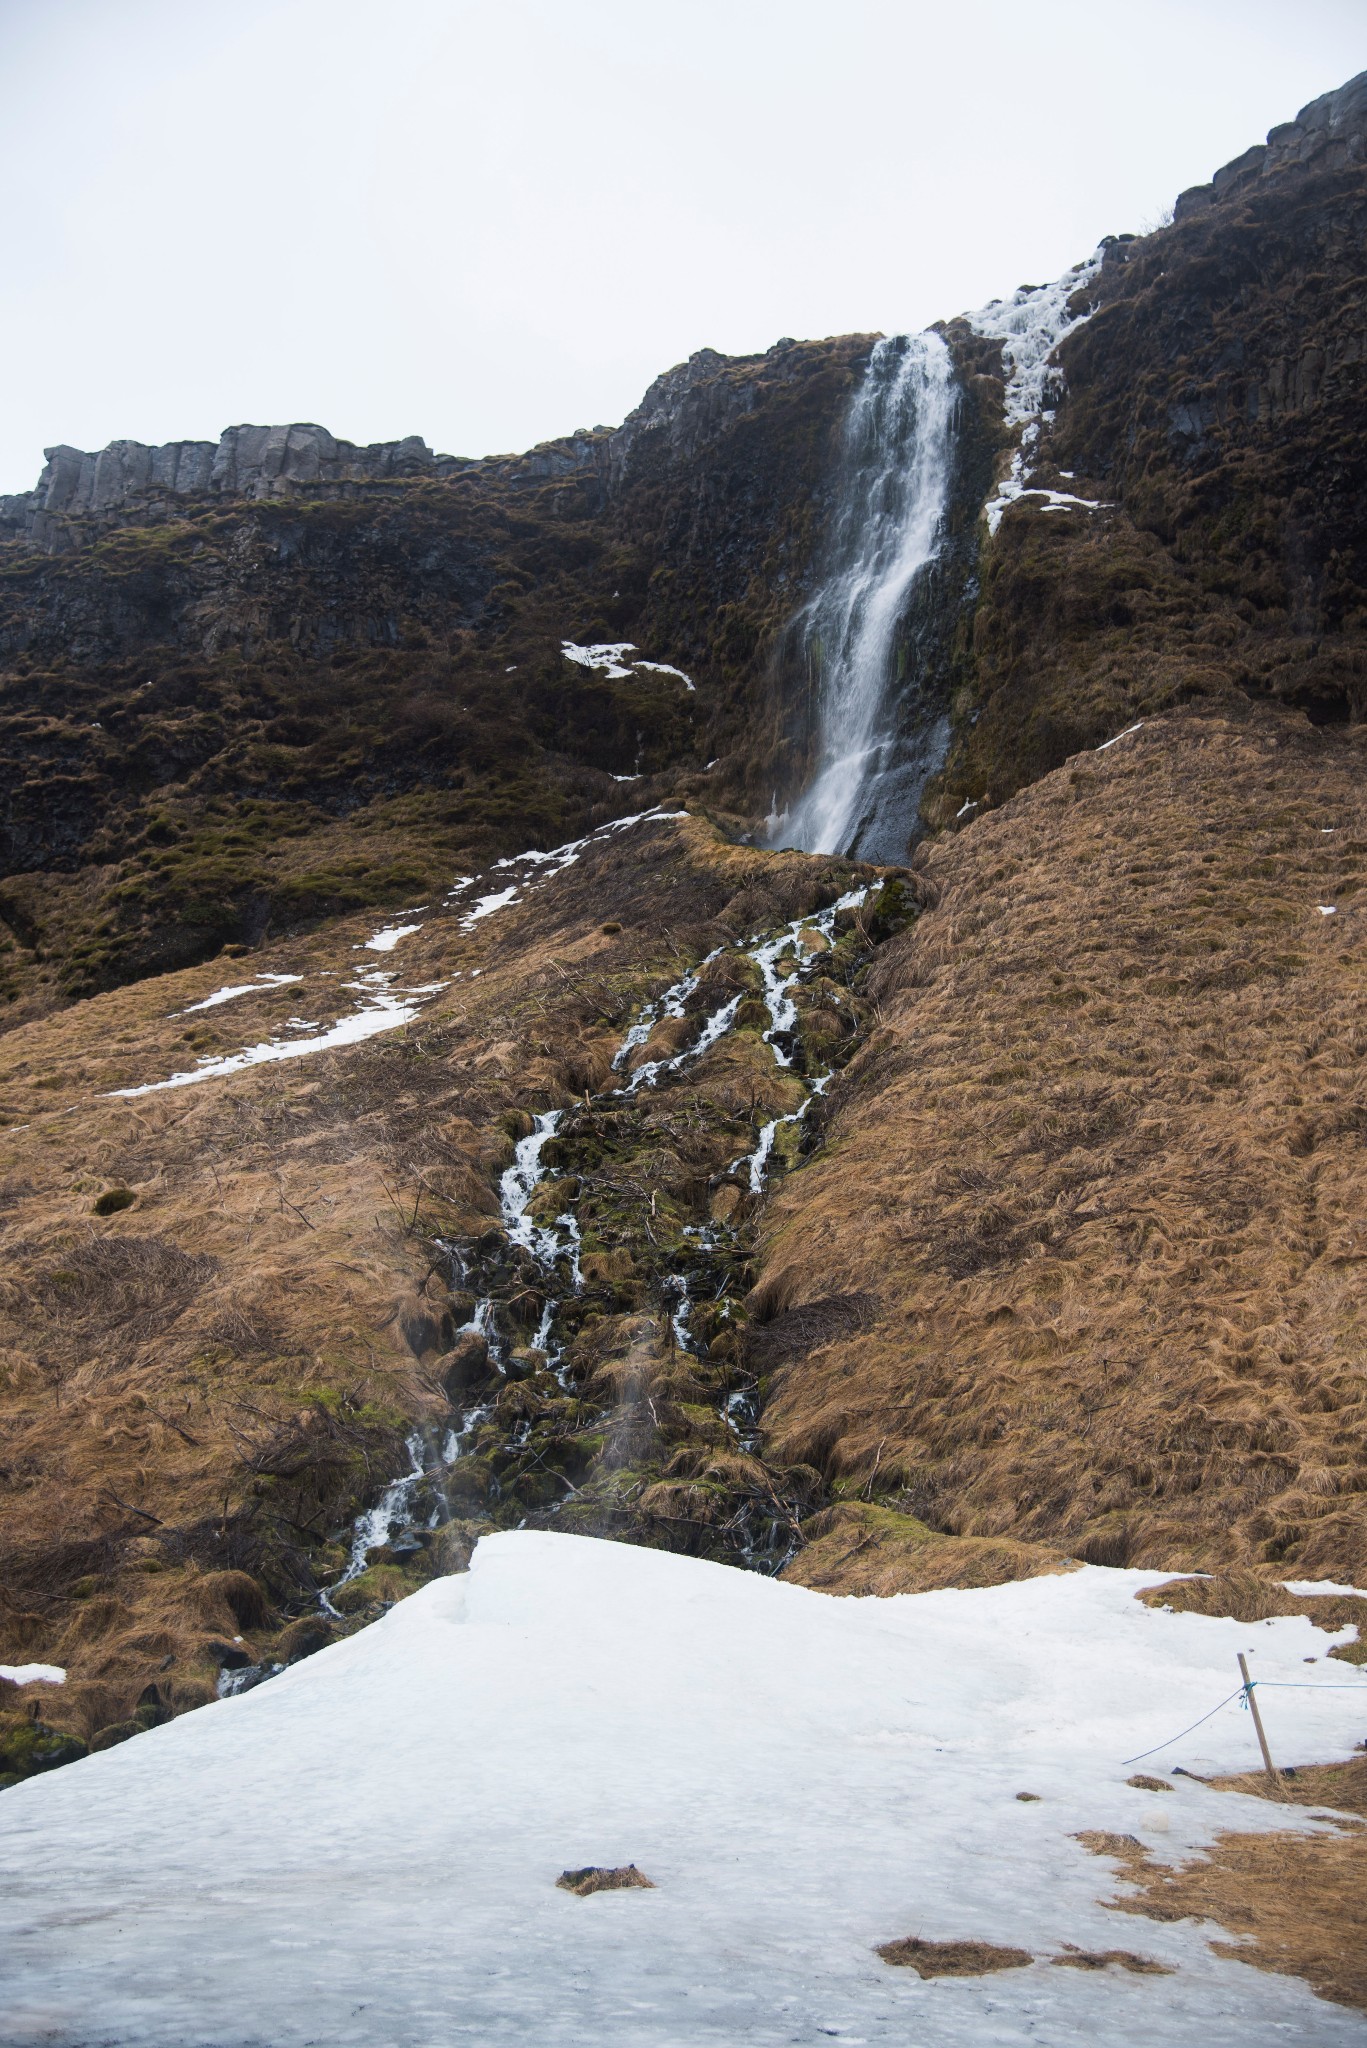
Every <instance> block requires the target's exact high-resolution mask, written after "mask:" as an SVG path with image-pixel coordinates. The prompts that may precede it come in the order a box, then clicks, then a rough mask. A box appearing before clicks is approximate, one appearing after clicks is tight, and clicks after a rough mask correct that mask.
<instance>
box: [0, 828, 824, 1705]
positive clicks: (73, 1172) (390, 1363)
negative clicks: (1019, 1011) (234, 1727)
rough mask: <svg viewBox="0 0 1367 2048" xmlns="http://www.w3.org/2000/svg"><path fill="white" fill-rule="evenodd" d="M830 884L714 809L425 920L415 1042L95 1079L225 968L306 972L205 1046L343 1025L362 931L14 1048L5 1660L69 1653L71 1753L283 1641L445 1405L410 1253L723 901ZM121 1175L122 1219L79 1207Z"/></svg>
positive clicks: (184, 986)
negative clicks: (503, 896) (187, 1074)
mask: <svg viewBox="0 0 1367 2048" xmlns="http://www.w3.org/2000/svg"><path fill="white" fill-rule="evenodd" d="M819 872H820V864H814V863H812V862H810V861H807V860H806V859H804V858H803V857H801V856H792V855H785V856H780V855H773V854H766V853H760V852H756V851H755V850H754V849H751V848H741V847H737V846H733V845H731V844H729V843H727V842H725V841H724V840H722V839H721V838H720V837H719V835H718V834H717V833H715V832H714V831H713V830H712V829H711V828H709V827H708V826H707V825H705V824H703V823H702V822H701V821H691V822H688V823H686V824H683V825H679V826H666V827H661V828H657V829H656V830H655V831H654V832H652V831H650V830H649V829H646V830H640V829H638V830H637V831H636V832H635V833H634V834H624V835H622V837H621V838H620V839H616V840H612V841H609V842H606V843H605V844H604V845H603V846H602V847H601V848H595V849H594V850H593V851H591V852H590V853H588V854H586V855H585V856H584V858H583V859H582V860H581V862H580V864H579V865H577V866H576V867H574V868H572V869H570V870H569V871H568V872H567V873H566V874H565V875H563V876H562V877H560V878H559V879H558V880H557V881H556V883H555V885H554V886H553V888H551V889H547V890H543V891H540V892H535V893H533V894H531V895H530V896H529V897H528V899H527V900H526V902H525V903H524V904H523V905H520V906H518V907H516V908H514V909H510V910H509V911H508V912H506V913H504V914H503V915H502V916H501V917H500V918H497V919H490V920H488V921H487V922H486V923H484V924H481V925H479V926H476V927H475V929H474V930H473V931H472V932H470V933H462V932H461V931H460V930H459V922H458V916H457V915H456V914H451V915H443V914H441V913H440V912H439V911H434V912H433V913H431V914H429V915H428V916H427V917H426V918H425V920H424V923H423V929H422V931H421V932H420V933H418V934H416V935H415V936H414V937H412V938H410V939H408V940H406V941H405V942H404V943H405V948H406V950H405V952H404V954H403V957H402V962H401V967H402V972H403V974H404V975H405V976H406V977H410V978H411V979H412V981H414V982H418V983H425V982H434V981H438V980H443V979H446V978H448V977H451V976H453V975H458V976H459V978H457V979H455V980H453V981H452V983H451V986H450V987H449V988H448V989H447V990H446V992H445V993H444V994H443V995H441V996H440V997H438V998H437V999H436V1000H435V1001H434V1002H433V1003H432V1004H431V1005H430V1006H429V1007H428V1008H427V1010H426V1011H425V1012H424V1014H423V1015H422V1017H421V1018H420V1020H419V1021H418V1022H416V1023H415V1024H414V1025H412V1026H410V1027H409V1028H408V1029H407V1030H405V1031H401V1032H397V1033H395V1034H393V1035H392V1036H391V1037H385V1038H381V1039H378V1040H375V1041H372V1042H371V1043H369V1044H365V1045H361V1046H357V1047H355V1048H353V1049H351V1050H350V1051H347V1052H343V1053H336V1054H330V1055H323V1056H320V1057H317V1058H313V1059H309V1060H301V1061H298V1062H294V1063H287V1064H285V1065H282V1066H275V1067H262V1068H258V1069H255V1070H248V1071H247V1072H244V1073H242V1074H239V1075H236V1076H233V1077H230V1078H227V1079H222V1080H216V1081H211V1082H205V1083H202V1084H199V1085H197V1086H195V1087H193V1088H187V1089H184V1090H182V1091H175V1092H170V1093H166V1094H158V1095H152V1096H147V1097H142V1098H137V1099H133V1100H131V1101H129V1100H121V1099H114V1098H111V1097H110V1095H109V1094H108V1092H107V1091H109V1090H111V1089H114V1088H117V1087H121V1086H127V1085H135V1084H138V1083H141V1082H143V1081H146V1080H152V1079H157V1078H161V1077H164V1076H166V1075H169V1074H170V1073H172V1072H174V1071H176V1070H177V1069H179V1068H183V1067H185V1066H186V1065H187V1064H190V1063H191V1062H192V1060H193V1057H194V1055H195V1052H196V1051H197V1050H199V1049H200V1045H199V1041H198V1039H197V1040H196V1043H195V1045H194V1046H187V1045H186V1044H185V1043H184V1042H183V1039H184V1033H185V1030H186V1023H187V1020H186V1019H185V1018H184V1017H183V1016H182V1015H178V1014H176V1013H178V1012H183V1011H184V1010H185V1008H186V1006H187V1005H188V1004H189V1003H191V1002H194V1001H196V1000H198V999H199V998H201V997H202V996H204V995H205V994H207V993H209V992H210V991H211V990H213V989H214V988H216V987H218V986H220V985H221V984H222V983H224V982H228V981H234V982H237V981H243V980H249V979H251V978H252V977H253V976H254V975H256V974H257V973H258V972H259V971H261V970H265V969H269V970H274V971H287V972H297V973H303V974H305V975H306V976H307V977H308V979H307V980H306V981H305V982H304V983H302V984H292V985H288V986H282V987H279V988H276V989H274V990H263V991H262V992H260V993H259V994H253V995H250V996H245V997H243V998H241V1000H240V1001H238V1002H236V1003H233V1004H230V1005H225V1006H223V1007H222V1008H221V1009H217V1010H211V1011H208V1012H203V1013H199V1014H198V1015H197V1016H196V1018H194V1019H192V1020H189V1021H190V1022H191V1023H192V1024H194V1025H195V1027H196V1028H197V1029H198V1028H200V1027H211V1028H212V1031H213V1032H214V1033H215V1034H216V1035H217V1039H216V1043H215V1044H214V1045H213V1046H211V1047H209V1048H208V1049H210V1050H231V1049H233V1048H235V1047H237V1046H240V1045H244V1044H250V1043H252V1042H254V1041H255V1040H257V1039H259V1038H262V1037H265V1036H267V1035H269V1034H271V1033H273V1032H275V1031H277V1030H278V1029H279V1028H280V1027H281V1025H282V1024H283V1021H284V1019H285V1018H286V1017H287V1016H289V1015H291V1014H293V1013H295V1012H296V1011H298V1010H299V1009H300V1006H301V1004H304V1003H307V1005H308V1007H307V1008H306V1009H305V1010H304V1011H303V1014H305V1015H308V1016H315V1015H320V1016H321V1015H327V1016H331V1015H333V1014H336V1013H337V1007H336V1006H339V1005H338V998H337V996H336V994H335V992H334V989H335V984H334V983H333V982H331V981H328V980H325V979H323V978H322V977H323V976H324V975H326V974H334V975H335V973H336V971H337V968H338V966H339V965H340V966H341V967H342V968H343V969H344V970H346V972H347V974H348V975H349V973H350V971H351V969H352V968H353V965H354V960H355V952H354V949H355V947H356V946H357V945H358V944H359V943H360V942H361V941H362V940H363V939H364V938H365V937H366V936H367V935H368V934H369V933H370V932H371V931H373V930H374V928H375V925H376V923H377V922H378V921H379V920H378V919H377V918H376V917H375V916H374V915H367V916H364V917H361V918H357V919H351V920H344V921H341V922H337V923H334V924H332V925H330V926H328V927H325V928H323V929H321V930H318V931H315V932H313V933H311V934H309V935H308V936H307V937H305V938H301V939H299V940H297V941H295V942H291V943H281V944H279V945H277V946H274V947H272V948H270V949H269V950H262V951H259V952H257V953H255V954H254V955H252V957H251V959H250V961H249V962H241V961H239V960H236V959H234V960H232V961H231V962H227V963H225V962H222V961H220V962H216V963H213V964H210V965H208V966H205V967H200V968H195V969H191V970H187V971H185V972H183V973H180V974H176V975H171V976H165V977H162V978H160V979H158V980H150V981H146V982H143V983H139V984H137V985H136V986H133V987H128V988H123V989H119V990H116V991H113V992H111V993H109V994H105V995H101V996H98V997H95V998H92V999H91V1000H89V1001H87V1002H84V1003H80V1004H77V1005H75V1006H74V1007H72V1008H70V1009H68V1010H65V1011H62V1012H59V1013H56V1014H52V1015H49V1016H46V1017H43V1018H40V1019H37V1020H35V1021H30V1022H29V1023H27V1024H23V1025H20V1026H18V1027H17V1028H15V1029H13V1030H10V1031H8V1032H7V1033H5V1034H4V1035H3V1036H0V1111H3V1112H4V1114H5V1115H6V1116H7V1117H8V1118H9V1119H10V1120H11V1121H10V1122H9V1124H8V1127H7V1128H0V1191H3V1192H0V1588H2V1589H3V1590H2V1591H0V1658H4V1659H5V1660H6V1661H8V1660H10V1658H11V1656H12V1657H13V1660H14V1661H29V1660H31V1659H32V1660H40V1661H50V1662H54V1663H59V1664H62V1665H65V1666H67V1667H68V1668H69V1670H70V1674H71V1677H70V1682H69V1684H68V1685H67V1686H66V1687H64V1688H63V1689H62V1691H61V1694H60V1696H56V1695H54V1694H53V1693H52V1691H51V1689H49V1690H48V1692H47V1693H46V1694H44V1695H42V1696H41V1697H42V1711H43V1712H44V1714H45V1715H46V1716H47V1717H48V1718H49V1719H51V1720H53V1721H55V1722H56V1723H57V1724H58V1725H60V1726H61V1727H62V1728H64V1729H66V1728H70V1729H71V1730H72V1731H73V1732H77V1733H80V1734H81V1735H83V1736H88V1735H90V1734H93V1733H95V1732H97V1730H98V1729H99V1728H100V1727H101V1726H104V1725H108V1724H110V1723H122V1722H124V1721H126V1720H127V1718H128V1716H129V1715H130V1713H131V1712H132V1711H133V1709H134V1707H135V1705H136V1703H137V1701H138V1699H139V1697H140V1695H141V1694H142V1692H143V1691H144V1689H145V1687H146V1686H147V1685H148V1684H149V1683H156V1684H157V1685H158V1687H159V1688H160V1690H161V1692H162V1694H163V1695H164V1696H165V1697H166V1698H167V1699H168V1700H169V1703H170V1706H171V1708H172V1710H173V1711H176V1710H178V1709H179V1708H180V1707H182V1706H189V1705H194V1704H197V1703H198V1702H199V1701H200V1700H202V1699H203V1698H205V1697H207V1696H208V1694H209V1692H210V1691H211V1689H212V1683H213V1679H214V1676H215V1674H216V1670H217V1657H218V1651H217V1649H216V1647H215V1646H216V1645H219V1644H221V1643H222V1641H223V1640H224V1639H227V1640H229V1641H230V1640H231V1638H232V1637H233V1636H234V1635H237V1634H241V1635H244V1636H246V1637H247V1643H246V1646H245V1647H246V1650H247V1651H248V1652H249V1653H250V1654H251V1655H252V1656H253V1657H256V1656H259V1655H269V1654H272V1646H273V1644H274V1641H275V1633H276V1631H278V1630H279V1628H280V1627H281V1625H282V1623H284V1622H286V1621H287V1620H288V1619H289V1617H290V1615H291V1614H293V1613H297V1612H300V1611H302V1610H304V1609H307V1608H308V1607H309V1606H310V1605H311V1603H312V1601H313V1599H314V1585H315V1580H316V1579H322V1580H323V1581H324V1582H326V1581H327V1580H328V1579H330V1578H331V1577H334V1576H335V1574H336V1572H337V1571H338V1570H339V1569H340V1567H341V1564H342V1562H344V1557H343V1554H342V1553H341V1551H340V1550H339V1549H338V1547H337V1544H336V1542H335V1540H334V1539H335V1538H336V1537H337V1536H338V1535H339V1534H340V1533H342V1532H343V1531H344V1530H345V1527H346V1524H347V1522H348V1521H349V1520H350V1518H351V1516H352V1515H353V1514H354V1513H355V1512H356V1511H357V1509H358V1507H359V1506H360V1505H361V1504H362V1503H363V1502H368V1501H370V1500H372V1499H373V1498H374V1496H375V1494H376V1493H377V1492H378V1490H379V1489H380V1487H381V1486H382V1485H383V1484H384V1482H385V1480H386V1479H387V1478H388V1477H389V1476H390V1475H391V1474H392V1473H393V1472H394V1471H396V1470H399V1469H402V1467H403V1464H404V1462H405V1459H404V1453H403V1448H402V1443H403V1435H404V1433H405V1431H406V1430H408V1429H409V1428H411V1427H413V1426H414V1425H417V1426H419V1427H425V1426H429V1425H430V1426H433V1427H438V1426H444V1424H445V1423H446V1422H447V1421H448V1420H449V1411H448V1408H447V1402H446V1397H445V1394H444V1393H443V1391H442V1389H441V1387H440V1385H439V1384H438V1382H437V1380H436V1378H435V1377H434V1373H433V1368H434V1365H435V1351H434V1349H433V1347H434V1345H435V1346H436V1348H437V1349H439V1348H440V1346H441V1344H442V1343H444V1342H446V1341H448V1339H447V1338H446V1337H445V1336H444V1335H443V1332H444V1331H445V1330H447V1329H449V1326H450V1324H451V1321H452V1317H453V1313H454V1311H453V1308H452V1303H451V1300H450V1299H449V1298H448V1296H447V1292H446V1286H445V1282H444V1280H443V1278H442V1275H441V1273H440V1272H438V1271H435V1270H433V1268H432V1265H431V1261H430V1258H429V1248H430V1245H431V1241H432V1238H433V1236H434V1235H440V1236H444V1237H460V1236H463V1235H473V1234H478V1233H479V1232H481V1231H482V1230H484V1229H486V1228H487V1226H488V1223H489V1221H490V1217H491V1214H492V1215H495V1216H496V1214H497V1200H496V1195H495V1192H494V1189H495V1185H496V1179H497V1174H498V1172H499V1170H500V1169H501V1167H502V1166H503V1165H505V1164H506V1163H507V1158H508V1156H509V1151H510V1145H511V1140H510V1138H509V1136H508V1134H507V1130H506V1128H505V1127H504V1124H505V1120H506V1118H507V1116H508V1115H509V1114H510V1113H511V1112H514V1111H517V1112H525V1110H526V1109H527V1108H528V1107H529V1106H530V1107H531V1108H533V1109H540V1108H544V1107H547V1106H549V1105H551V1104H553V1103H557V1102H559V1103H564V1102H566V1101H567V1100H568V1099H569V1097H570V1095H571V1094H573V1093H577V1092H579V1091H580V1090H582V1088H583V1087H585V1086H587V1085H591V1084H593V1083H594V1082H595V1079H601V1077H602V1073H603V1071H604V1070H605V1068H606V1064H607V1061H608V1059H609V1057H610V1054H611V1050H612V1049H613V1047H614V1046H615V1045H616V1044H617V1043H618V1042H619V1041H620V1035H621V1032H622V1030H623V1029H624V1028H625V1023H626V1021H627V1020H628V1019H629V1018H630V1016H631V1015H632V1014H634V1010H635V1006H636V1005H637V1003H638V1002H639V1001H640V1000H641V999H642V998H643V997H644V996H645V995H646V994H648V993H653V992H654V991H655V990H657V989H658V988H660V987H661V986H663V985H665V984H666V983H667V982H669V981H671V980H673V979H674V978H675V976H676V975H677V973H678V972H679V971H680V967H681V964H682V961H683V959H684V958H686V957H687V956H689V955H690V954H691V955H693V956H696V953H698V952H701V951H704V950H707V949H708V948H709V947H710V946H711V945H714V944H715V943H716V942H717V939H718V938H719V937H721V936H724V933H725V929H726V927H725V923H724V920H725V919H726V918H727V916H728V914H734V913H733V911H732V906H734V904H735V902H736V900H737V898H738V896H744V897H745V899H746V902H747V903H757V904H759V905H760V906H761V907H762V908H763V909H764V910H765V911H766V914H768V913H772V914H773V915H774V916H776V917H777V918H779V919H786V918H787V917H790V916H792V915H794V914H795V913H796V912H797V911H798V910H800V909H803V908H805V907H810V898H811V895H812V891H813V887H814V880H813V877H814V874H817V873H819ZM816 886H817V888H818V889H819V887H820V885H819V883H818V884H816ZM817 900H824V899H823V898H821V897H820V896H819V895H818V898H817ZM605 912H611V913H612V915H611V917H610V918H609V919H608V921H609V922H613V923H615V924H617V925H619V926H620V929H619V930H618V931H617V932H615V933H612V934H605V933H604V932H603V931H602V929H601V926H602V924H603V922H604V914H605ZM474 967H479V968H480V969H481V973H480V977H479V979H478V980H476V979H474V978H473V976H472V973H471V970H472V969H473V968H474ZM346 1000H347V998H345V997H343V998H342V999H341V1002H342V1004H344V1003H345V1002H346ZM319 1004H322V1005H323V1006H324V1008H323V1009H321V1010H320V1009H319V1008H318V1007H316V1006H317V1005H319ZM327 1006H334V1007H327ZM770 1064H772V1062H770ZM725 1078H726V1077H725V1074H723V1075H722V1080H723V1081H725ZM48 1082H52V1083H53V1084H54V1085H52V1086H50V1087H49V1086H47V1085H46V1084H47V1083H48ZM735 1085H736V1086H737V1087H739V1086H740V1076H739V1068H737V1069H736V1074H735ZM748 1099H749V1098H748V1095H747V1101H748ZM706 1170H708V1169H704V1172H705V1171H706ZM110 1187H126V1188H128V1189H129V1190H130V1191H132V1192H133V1193H134V1194H135V1197H136V1199H135V1201H134V1203H133V1204H132V1205H131V1206H129V1207H127V1208H125V1209H123V1210H121V1211H115V1212H112V1213H110V1214H108V1215H105V1216H99V1215H96V1214H94V1213H93V1209H94V1205H95V1202H96V1200H97V1198H98V1197H99V1196H100V1194H101V1192H102V1191H105V1190H107V1189H109V1188H110ZM466 1313H468V1308H467V1309H464V1310H461V1311H460V1314H458V1315H455V1320H457V1321H459V1320H460V1319H462V1317H463V1315H464V1314H466ZM662 1370H663V1367H662V1365H661V1362H660V1361H655V1362H654V1363H653V1364H652V1376H651V1377H650V1380H649V1387H648V1389H647V1391H650V1390H651V1389H654V1387H655V1385H656V1381H657V1379H659V1378H660V1375H661V1372H662ZM661 1391H663V1386H662V1387H661ZM652 1427H653V1425H652ZM706 1497H707V1499H708V1501H709V1502H711V1501H712V1500H713V1498H714V1494H713V1493H709V1494H708V1495H707V1496H706ZM225 1571H232V1572H238V1573H244V1574H247V1575H250V1579H251V1580H253V1581H255V1582H257V1583H258V1585H259V1586H260V1587H261V1588H263V1589H264V1592H265V1595H266V1596H268V1597H266V1598H265V1600H264V1601H263V1606H262V1612H261V1614H260V1615H259V1616H253V1617H252V1618H251V1619H250V1621H247V1622H244V1621H243V1620H242V1619H240V1618H239V1619H238V1620H237V1621H236V1622H234V1621H233V1618H232V1615H231V1613H230V1612H229V1610H228V1609H226V1608H224V1606H223V1605H222V1602H221V1600H217V1601H216V1600H215V1599H213V1598H211V1597H210V1594H209V1591H208V1590H207V1589H209V1588H211V1587H212V1586H213V1585H214V1584H219V1585H222V1584H223V1583H225V1582H224V1581H223V1578H222V1574H223V1573H224V1572H225ZM385 1583H386V1586H388V1585H389V1581H388V1580H387V1581H386V1582H385ZM32 1696H33V1697H35V1698H37V1697H39V1693H38V1692H37V1691H36V1690H35V1691H34V1692H33V1694H32ZM19 1704H20V1705H21V1706H22V1705H25V1704H27V1695H26V1696H25V1698H24V1699H23V1700H21V1701H20V1703H19Z"/></svg>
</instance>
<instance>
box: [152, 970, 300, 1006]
mask: <svg viewBox="0 0 1367 2048" xmlns="http://www.w3.org/2000/svg"><path fill="white" fill-rule="evenodd" d="M303 979H304V977H303V975H302V974H258V975H257V977H256V980H255V981H239V982H234V983H233V985H232V986H231V987H230V988H216V989H215V990H214V992H213V994H212V995H211V996H205V997H204V998H203V1000H202V1001H200V1002H198V1003H187V1005H186V1007H185V1008H184V1009H183V1010H173V1011H172V1012H171V1014H172V1016H173V1017H190V1016H193V1014H194V1012H195V1011H196V1010H216V1009H217V1008H218V1006H219V1004H220V1003H235V1002H236V1001H237V999H238V997H239V996H257V995H260V994H261V993H262V991H263V990H264V989H268V988H285V987H286V986H287V985H288V984H289V983H290V982H292V981H302V980H303Z"/></svg>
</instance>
